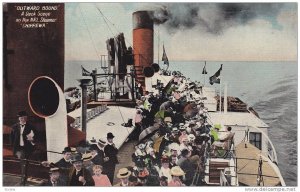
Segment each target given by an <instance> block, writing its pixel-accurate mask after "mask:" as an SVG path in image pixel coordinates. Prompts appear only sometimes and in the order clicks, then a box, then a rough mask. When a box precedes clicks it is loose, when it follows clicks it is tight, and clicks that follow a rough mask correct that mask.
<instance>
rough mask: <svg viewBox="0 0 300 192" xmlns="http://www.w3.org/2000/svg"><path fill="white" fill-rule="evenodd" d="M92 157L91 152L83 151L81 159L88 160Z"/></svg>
mask: <svg viewBox="0 0 300 192" xmlns="http://www.w3.org/2000/svg"><path fill="white" fill-rule="evenodd" d="M91 159H92V154H91V153H84V154H83V155H82V160H83V161H88V160H91Z"/></svg>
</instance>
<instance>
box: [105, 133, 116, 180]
mask: <svg viewBox="0 0 300 192" xmlns="http://www.w3.org/2000/svg"><path fill="white" fill-rule="evenodd" d="M114 137H115V136H114V135H113V134H112V133H111V132H109V133H107V144H106V146H105V147H104V153H105V155H106V157H108V161H107V162H105V163H104V170H105V173H106V175H107V177H108V178H109V180H110V182H111V183H113V181H114V174H115V169H116V164H118V163H119V161H118V156H117V154H118V149H117V148H116V146H115V144H114V142H113V139H114Z"/></svg>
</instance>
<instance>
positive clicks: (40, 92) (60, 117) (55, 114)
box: [28, 76, 83, 162]
mask: <svg viewBox="0 0 300 192" xmlns="http://www.w3.org/2000/svg"><path fill="white" fill-rule="evenodd" d="M28 102H29V106H30V108H31V110H32V112H33V113H34V114H35V115H37V116H39V117H41V118H45V123H46V139H47V144H46V146H47V158H48V161H50V162H56V161H58V160H59V159H61V155H60V154H57V153H53V152H58V153H60V152H61V151H62V150H63V149H64V147H66V146H69V145H70V143H69V142H68V140H70V141H72V142H74V140H79V139H82V137H83V136H81V134H78V133H77V132H76V133H75V135H76V138H75V137H74V138H72V137H71V138H70V134H73V135H74V133H71V132H74V131H73V130H72V131H69V132H68V117H67V108H66V100H65V96H64V93H63V91H62V90H61V88H60V87H59V85H58V84H57V83H56V82H55V81H54V80H53V79H51V78H50V77H47V76H40V77H37V78H36V79H34V80H33V81H32V83H31V84H30V87H29V90H28ZM75 131H77V130H75ZM50 151H51V152H50Z"/></svg>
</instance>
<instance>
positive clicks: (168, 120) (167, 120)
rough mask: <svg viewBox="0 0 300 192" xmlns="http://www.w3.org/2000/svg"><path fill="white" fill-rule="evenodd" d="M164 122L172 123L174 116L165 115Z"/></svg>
mask: <svg viewBox="0 0 300 192" xmlns="http://www.w3.org/2000/svg"><path fill="white" fill-rule="evenodd" d="M164 122H166V123H167V122H169V123H172V118H171V117H165V119H164Z"/></svg>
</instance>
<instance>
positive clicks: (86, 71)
mask: <svg viewBox="0 0 300 192" xmlns="http://www.w3.org/2000/svg"><path fill="white" fill-rule="evenodd" d="M81 69H82V76H91V74H92V73H91V72H89V71H88V70H86V69H85V68H83V67H82V65H81Z"/></svg>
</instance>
